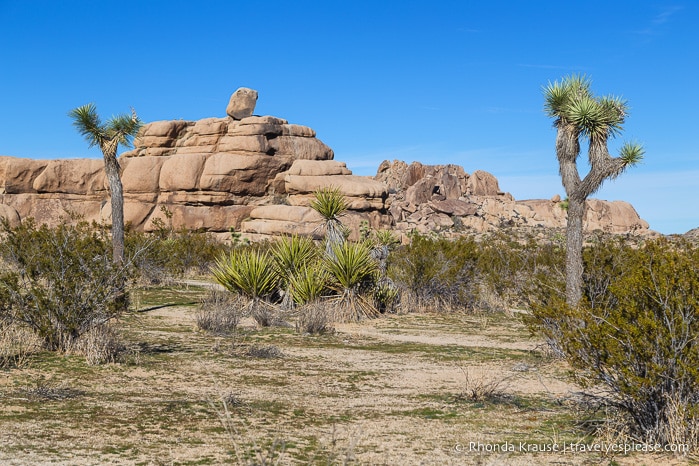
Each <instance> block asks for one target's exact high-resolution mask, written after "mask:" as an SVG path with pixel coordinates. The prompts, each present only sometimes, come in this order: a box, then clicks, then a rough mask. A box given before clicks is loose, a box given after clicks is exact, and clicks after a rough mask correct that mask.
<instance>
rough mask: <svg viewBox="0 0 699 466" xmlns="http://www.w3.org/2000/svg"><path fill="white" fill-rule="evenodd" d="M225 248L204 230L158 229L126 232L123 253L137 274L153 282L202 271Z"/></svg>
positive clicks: (222, 252)
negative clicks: (129, 258) (125, 253)
mask: <svg viewBox="0 0 699 466" xmlns="http://www.w3.org/2000/svg"><path fill="white" fill-rule="evenodd" d="M228 250H229V248H228V247H227V246H226V245H224V244H223V243H221V242H219V241H217V240H216V239H215V238H214V237H212V236H211V235H209V234H208V233H203V232H197V231H189V230H186V229H180V230H176V231H173V230H167V229H160V230H158V231H157V232H156V233H150V234H149V233H143V232H134V231H128V232H127V235H126V252H127V256H128V257H131V258H132V260H133V264H134V266H135V268H136V270H137V271H138V273H139V275H140V277H141V278H142V279H143V280H145V281H146V282H148V283H151V284H156V283H161V282H164V281H166V280H167V279H169V278H172V277H178V276H182V275H185V274H187V273H190V272H194V273H206V272H208V271H209V269H210V268H211V266H212V265H213V264H214V263H215V261H216V258H217V257H220V256H221V255H222V254H224V253H225V252H227V251H228Z"/></svg>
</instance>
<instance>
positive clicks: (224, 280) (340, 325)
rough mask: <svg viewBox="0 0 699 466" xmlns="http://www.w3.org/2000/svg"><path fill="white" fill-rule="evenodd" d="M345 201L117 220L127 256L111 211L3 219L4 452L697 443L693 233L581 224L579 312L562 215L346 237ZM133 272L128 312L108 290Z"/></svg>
mask: <svg viewBox="0 0 699 466" xmlns="http://www.w3.org/2000/svg"><path fill="white" fill-rule="evenodd" d="M337 196H339V194H338V193H337V192H333V191H332V190H326V191H324V192H322V193H320V194H319V195H318V196H317V198H316V203H315V205H316V206H317V207H318V208H320V209H323V208H325V207H327V208H328V211H327V213H328V215H323V218H324V219H325V223H324V228H325V231H327V232H330V233H328V237H327V238H326V241H323V242H317V243H316V242H313V241H311V240H310V239H308V238H302V237H298V236H288V237H285V238H280V239H278V240H274V241H269V242H263V243H257V244H248V243H247V242H245V241H241V240H240V238H236V237H234V238H232V241H230V242H229V244H221V243H218V242H216V241H214V240H213V239H211V238H210V237H209V236H208V235H206V234H204V233H196V232H191V231H184V230H181V231H175V230H173V229H172V228H170V227H168V226H167V225H166V224H165V223H163V224H162V225H161V226H160V228H159V230H158V231H157V232H156V233H155V234H149V235H146V234H143V233H137V232H132V231H128V229H127V232H126V238H125V254H124V261H123V262H121V263H119V262H114V261H113V260H112V259H113V257H112V251H111V249H110V238H109V235H108V230H107V229H106V228H104V227H103V226H100V225H87V224H85V223H79V224H78V225H77V226H69V225H68V223H66V224H64V225H61V226H59V227H57V228H48V227H43V226H42V227H39V226H36V225H34V224H33V223H32V222H25V223H22V224H21V225H19V226H16V227H10V226H9V225H8V224H5V225H4V226H3V231H2V241H1V242H0V252H1V256H0V259H1V265H2V281H1V282H0V330H1V331H2V338H0V365H1V366H2V369H1V370H2V371H3V372H4V374H5V375H6V377H5V381H4V382H3V384H2V385H0V397H1V398H2V399H3V404H4V405H5V406H6V407H7V408H8V409H7V410H5V412H4V413H3V415H2V417H1V418H0V419H1V420H0V422H2V425H3V429H2V430H3V432H5V433H4V434H2V438H1V440H2V442H3V444H4V445H5V449H4V450H3V452H2V453H1V454H0V460H2V461H10V460H11V459H13V458H24V459H25V460H26V461H25V462H29V463H31V462H34V463H37V462H41V461H43V460H45V459H46V458H51V459H52V460H55V462H61V461H63V462H71V463H73V464H80V463H95V462H114V463H125V464H221V463H226V462H228V463H237V464H290V463H298V462H300V463H310V464H355V463H356V464H395V462H396V461H404V460H405V458H409V461H410V462H421V461H422V462H426V463H430V462H433V463H436V464H437V463H438V464H449V463H454V464H463V463H466V464H482V463H483V462H488V461H496V462H498V461H507V462H509V463H513V464H516V463H517V462H520V463H531V462H535V463H536V462H541V463H547V462H549V461H552V460H553V459H555V458H557V456H558V455H557V454H556V453H555V452H553V451H541V450H538V451H535V452H532V451H531V450H526V452H522V451H521V450H518V451H516V452H513V451H508V450H505V451H503V450H502V448H503V445H504V446H507V445H509V444H517V445H519V442H522V444H523V445H549V446H552V445H588V446H589V445H644V446H648V445H650V446H653V448H654V450H653V453H648V452H647V451H640V452H639V451H621V452H620V451H618V450H613V451H612V450H611V449H607V450H599V451H588V452H586V453H585V454H578V455H569V456H568V459H569V460H570V461H571V462H572V463H573V464H583V463H585V462H588V461H597V462H608V463H609V464H615V463H613V462H618V463H620V464H621V463H624V462H636V461H637V458H638V456H639V455H646V454H652V455H653V456H652V457H651V459H650V460H647V461H651V462H655V461H675V462H683V461H688V460H689V459H691V458H694V456H693V455H695V454H696V452H697V446H698V444H697V436H698V432H699V431H698V430H697V422H698V420H697V409H698V408H699V399H697V395H696V394H697V392H698V390H697V388H698V382H699V380H697V374H698V372H697V370H698V369H697V367H699V365H698V364H697V363H698V362H699V361H698V358H699V352H698V348H697V344H696V341H697V335H696V332H697V330H696V328H695V327H696V322H695V320H696V313H697V304H698V302H697V300H698V299H699V298H698V297H697V290H698V289H699V268H698V265H697V264H699V250H698V249H697V247H696V246H694V245H692V244H689V243H686V242H682V241H679V240H672V239H631V238H620V237H613V236H607V235H603V234H601V233H600V234H595V235H592V236H589V237H588V238H587V239H586V245H585V247H584V249H583V254H582V258H583V262H584V271H585V272H584V274H583V283H582V287H581V299H580V303H579V305H577V306H570V305H569V304H567V302H566V273H565V270H566V262H565V261H566V255H565V250H566V243H565V239H564V237H563V235H561V233H560V232H546V233H542V232H539V233H538V234H537V235H536V236H534V235H533V234H523V233H517V232H515V231H512V232H510V234H507V233H505V232H503V233H498V234H492V235H481V236H478V237H476V236H468V235H464V236H463V237H461V238H458V239H445V238H441V237H439V236H437V235H432V236H422V235H419V234H414V235H412V237H411V238H410V241H409V242H406V244H402V245H400V244H398V243H397V241H396V238H395V237H393V236H392V235H391V234H390V232H371V231H367V232H366V234H363V235H360V236H361V239H360V240H359V241H356V242H352V241H349V240H347V234H346V232H343V226H342V222H341V220H342V209H341V207H342V202H341V201H342V200H341V199H338V198H337ZM323 203H330V204H332V205H327V206H325V207H324V206H323ZM166 217H167V216H166ZM124 284H126V285H127V289H128V290H129V307H128V309H126V310H124V309H123V308H122V307H121V306H119V305H115V304H114V303H115V301H114V299H113V298H114V297H115V296H116V295H118V294H119V293H120V292H121V290H122V289H123V286H124ZM88 437H90V438H93V437H94V438H95V439H97V442H96V443H95V442H91V443H89V444H88V443H85V442H82V441H76V440H75V439H76V438H88ZM471 441H474V442H476V443H477V444H478V442H480V443H481V444H482V445H490V446H491V447H490V448H491V449H490V450H488V449H487V447H483V448H479V447H476V448H475V449H473V448H471V449H469V444H470V442H471ZM76 442H77V443H76ZM493 446H497V448H498V450H497V452H495V453H494V452H493V450H492V448H495V447H493ZM32 455H35V456H32ZM644 458H645V457H644ZM644 461H645V460H644Z"/></svg>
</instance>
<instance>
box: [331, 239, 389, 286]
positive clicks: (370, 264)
mask: <svg viewBox="0 0 699 466" xmlns="http://www.w3.org/2000/svg"><path fill="white" fill-rule="evenodd" d="M333 253H334V257H332V256H327V257H326V258H325V266H326V268H327V270H328V272H329V273H330V277H331V281H332V286H333V287H334V288H335V289H337V290H338V291H354V290H359V288H360V287H361V286H362V285H363V284H366V283H367V282H368V281H371V280H373V279H374V278H375V277H376V274H377V272H378V266H377V264H376V261H375V260H374V259H373V258H372V257H371V249H370V248H369V247H368V246H367V245H366V244H365V243H350V242H345V243H342V244H340V245H338V246H335V247H334V248H333Z"/></svg>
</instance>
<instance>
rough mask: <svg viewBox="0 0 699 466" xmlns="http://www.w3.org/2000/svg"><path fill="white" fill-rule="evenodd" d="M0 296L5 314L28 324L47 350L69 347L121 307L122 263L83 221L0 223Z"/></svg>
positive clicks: (125, 277)
mask: <svg viewBox="0 0 699 466" xmlns="http://www.w3.org/2000/svg"><path fill="white" fill-rule="evenodd" d="M1 229H2V236H3V239H2V243H0V254H1V256H2V264H0V265H1V266H2V268H1V271H0V274H1V277H0V297H2V300H3V305H2V307H3V309H4V313H5V316H6V319H7V318H10V319H11V320H14V321H16V322H22V323H24V324H26V325H27V326H28V327H29V328H31V329H32V330H33V331H34V332H35V333H36V334H37V335H38V336H39V337H40V338H41V340H42V341H43V344H44V346H45V347H46V348H47V349H49V350H63V351H65V350H68V349H70V348H71V347H72V344H73V343H74V342H75V341H76V340H77V339H78V338H79V337H80V336H81V335H82V334H84V333H86V332H88V331H90V330H91V329H93V328H95V327H98V326H101V325H103V324H104V323H106V322H107V321H109V320H111V319H112V318H114V317H116V316H117V315H119V313H120V312H122V311H123V309H124V306H123V305H124V303H123V297H124V293H123V286H124V284H125V283H126V282H127V280H128V279H129V276H130V272H129V269H128V268H127V267H126V266H115V265H114V264H113V262H112V252H111V244H110V242H109V240H108V238H106V237H105V236H104V235H103V234H102V232H101V231H100V230H96V229H94V228H93V227H91V226H90V225H88V224H86V223H79V224H78V225H76V226H72V225H68V224H61V225H59V226H58V227H56V228H48V227H46V226H45V225H44V226H41V227H38V228H37V227H36V225H35V224H34V222H32V221H25V222H23V223H22V224H20V225H19V226H16V227H10V226H9V225H8V224H7V223H3V225H2V227H1Z"/></svg>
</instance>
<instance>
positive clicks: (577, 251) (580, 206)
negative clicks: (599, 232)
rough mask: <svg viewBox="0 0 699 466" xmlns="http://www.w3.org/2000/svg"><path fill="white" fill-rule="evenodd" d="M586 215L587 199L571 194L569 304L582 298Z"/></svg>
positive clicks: (568, 232) (567, 231)
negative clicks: (584, 221)
mask: <svg viewBox="0 0 699 466" xmlns="http://www.w3.org/2000/svg"><path fill="white" fill-rule="evenodd" d="M584 216H585V199H582V200H580V199H578V197H577V196H569V197H568V223H567V227H566V303H567V304H568V305H569V306H575V305H577V304H578V303H579V302H580V298H582V285H583V259H582V247H583V217H584Z"/></svg>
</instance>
